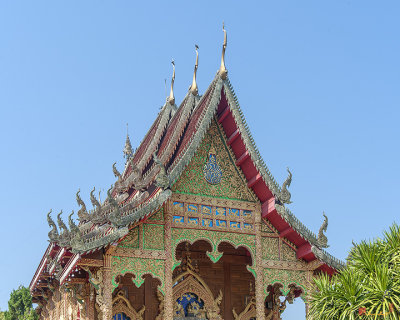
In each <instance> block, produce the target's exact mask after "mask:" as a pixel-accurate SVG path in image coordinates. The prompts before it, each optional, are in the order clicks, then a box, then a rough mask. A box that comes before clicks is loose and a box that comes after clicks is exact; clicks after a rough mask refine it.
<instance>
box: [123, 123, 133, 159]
mask: <svg viewBox="0 0 400 320" xmlns="http://www.w3.org/2000/svg"><path fill="white" fill-rule="evenodd" d="M132 156H133V151H132V145H131V140H130V139H129V128H128V123H127V124H126V140H125V147H124V158H125V159H126V161H128V160H129V159H130V158H132Z"/></svg>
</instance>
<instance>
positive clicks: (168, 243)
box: [164, 201, 175, 319]
mask: <svg viewBox="0 0 400 320" xmlns="http://www.w3.org/2000/svg"><path fill="white" fill-rule="evenodd" d="M165 211H166V212H165V258H166V259H165V279H164V283H165V305H164V319H172V318H173V308H174V303H173V292H172V263H173V262H172V254H175V253H173V252H172V230H171V225H172V211H171V205H170V201H168V202H167V208H166V210H165Z"/></svg>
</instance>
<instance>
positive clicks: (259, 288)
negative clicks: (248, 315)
mask: <svg viewBox="0 0 400 320" xmlns="http://www.w3.org/2000/svg"><path fill="white" fill-rule="evenodd" d="M255 231H256V256H255V260H256V261H255V263H256V276H257V277H256V281H255V283H256V288H255V289H256V308H257V309H256V310H257V320H264V319H265V312H264V275H263V268H262V241H261V212H256V213H255Z"/></svg>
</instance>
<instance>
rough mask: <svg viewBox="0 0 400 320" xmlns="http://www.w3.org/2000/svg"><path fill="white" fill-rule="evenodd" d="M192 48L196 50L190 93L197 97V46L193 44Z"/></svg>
mask: <svg viewBox="0 0 400 320" xmlns="http://www.w3.org/2000/svg"><path fill="white" fill-rule="evenodd" d="M194 46H195V48H196V64H195V66H194V73H193V82H192V86H191V87H190V91H191V92H192V93H193V95H195V96H197V94H198V93H199V88H198V87H197V82H196V74H197V67H198V66H199V51H198V50H199V46H198V45H197V44H195V45H194Z"/></svg>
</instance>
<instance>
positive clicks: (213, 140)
mask: <svg viewBox="0 0 400 320" xmlns="http://www.w3.org/2000/svg"><path fill="white" fill-rule="evenodd" d="M172 191H173V192H175V193H180V194H192V195H200V196H208V197H213V198H222V199H231V200H241V201H249V202H257V201H258V199H257V197H256V196H255V194H254V193H253V191H251V190H250V189H249V188H248V187H247V183H246V180H245V178H244V176H243V173H242V172H241V170H240V168H238V167H237V166H236V165H235V161H234V155H233V154H232V151H231V150H230V148H229V147H228V145H227V144H226V136H225V133H224V132H223V130H222V129H221V128H220V127H219V125H218V124H217V122H216V121H215V119H213V120H212V123H211V126H210V128H209V129H208V132H207V133H206V135H205V136H204V138H203V141H202V142H201V144H200V146H199V148H198V150H197V152H196V154H195V156H194V157H193V159H192V160H191V161H190V163H189V165H188V166H187V168H186V169H185V170H184V172H183V173H182V175H181V177H180V178H179V179H178V181H177V182H176V183H175V184H174V185H173V187H172Z"/></svg>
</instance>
